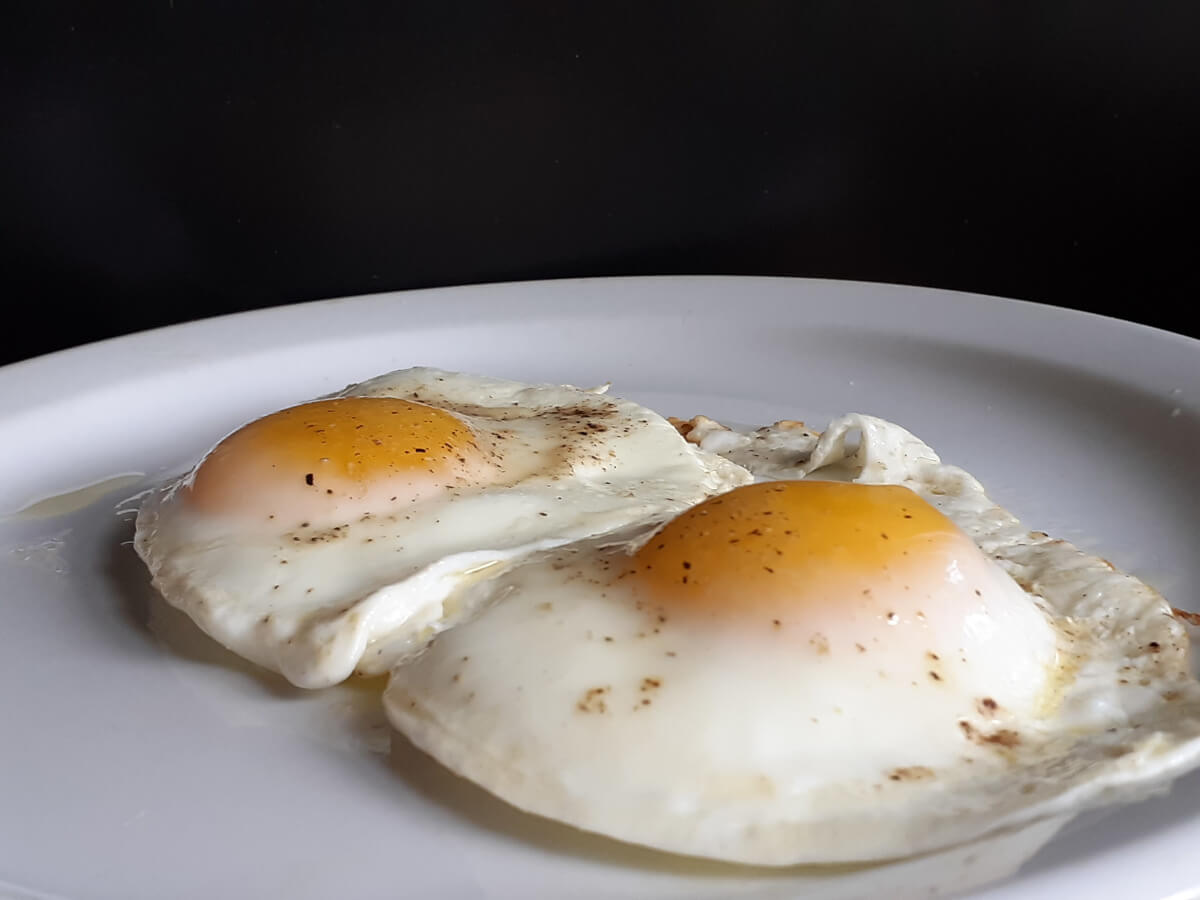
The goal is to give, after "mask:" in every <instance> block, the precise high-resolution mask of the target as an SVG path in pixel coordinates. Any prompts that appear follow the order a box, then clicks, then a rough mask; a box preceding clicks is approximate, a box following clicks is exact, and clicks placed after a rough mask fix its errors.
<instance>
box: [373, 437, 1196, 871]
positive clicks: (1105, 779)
mask: <svg viewBox="0 0 1200 900" xmlns="http://www.w3.org/2000/svg"><path fill="white" fill-rule="evenodd" d="M683 430H685V431H688V432H689V433H688V438H689V440H690V441H692V442H693V443H695V444H697V445H698V446H700V447H702V448H705V449H708V450H710V451H713V452H721V453H724V454H725V455H727V456H728V457H729V458H731V459H733V460H736V461H737V462H738V463H739V464H740V465H742V466H744V467H747V468H750V469H751V470H754V471H755V472H756V473H757V474H758V475H759V478H760V481H759V482H758V483H755V484H751V485H745V486H739V487H735V488H733V489H732V490H730V491H728V492H726V493H724V494H721V495H720V496H716V497H711V498H708V499H706V500H704V501H702V502H700V503H698V504H696V505H695V506H693V507H691V508H689V509H687V510H685V511H682V512H681V513H678V514H674V515H670V516H668V517H665V519H664V520H663V521H661V522H659V523H656V524H654V525H652V526H638V527H632V528H630V529H628V530H626V531H625V532H623V533H621V534H619V535H609V536H606V537H604V538H602V539H589V540H584V541H580V542H576V543H573V544H571V545H567V546H561V547H558V548H553V549H549V550H547V551H544V552H540V553H537V554H535V555H533V556H531V557H529V558H527V559H525V560H522V561H521V562H520V563H519V564H516V565H513V566H511V567H509V568H508V569H507V570H505V571H503V572H501V573H499V574H497V575H496V576H495V577H493V578H490V579H488V580H487V581H486V582H480V583H477V584H473V585H468V586H465V587H464V588H463V594H464V595H466V596H464V598H463V600H462V601H461V602H464V603H468V604H471V605H474V606H477V607H478V608H480V609H481V610H482V611H481V612H480V613H479V614H478V615H477V616H476V617H475V618H474V619H473V620H472V621H471V622H468V623H467V624H464V625H461V626H460V627H458V628H456V629H454V630H452V631H448V632H446V633H443V634H441V635H440V636H439V637H438V639H437V640H436V641H434V642H433V644H432V645H431V646H430V647H429V648H428V649H427V650H426V652H425V653H424V654H423V655H421V656H420V657H419V658H417V659H416V660H415V661H412V662H410V663H409V664H407V665H403V666H399V667H397V668H396V669H395V670H394V671H393V672H392V674H391V676H390V681H389V685H388V688H387V690H386V692H385V705H386V711H387V714H388V718H389V720H390V721H391V723H392V724H393V726H394V727H395V728H396V729H397V730H398V731H400V732H401V733H402V734H404V735H406V736H407V737H408V738H409V739H410V740H411V741H412V742H413V743H414V744H415V745H416V746H417V747H419V748H421V749H422V750H424V751H426V752H427V753H429V754H430V755H431V756H433V757H434V758H435V759H437V760H439V761H440V762H441V763H443V764H444V765H445V766H447V767H448V768H450V769H451V770H453V771H454V772H456V773H458V774H460V775H462V776H465V777H467V778H469V779H471V780H473V781H475V782H476V783H478V784H479V785H481V786H482V787H484V788H486V789H487V790H489V791H491V792H493V793H494V794H496V795H497V796H499V797H501V798H502V799H504V800H506V801H508V802H509V803H511V804H513V805H514V806H517V807H519V808H521V809H524V810H527V811H529V812H533V813H537V814H539V815H542V816H547V817H551V818H554V819H558V820H560V821H562V822H565V823H568V824H571V825H574V826H577V827H579V828H582V829H586V830H589V831H594V832H598V833H601V834H605V835H608V836H610V837H613V838H617V839H619V840H623V841H628V842H633V843H639V844H644V845H648V846H651V847H655V848H659V849H662V850H667V851H672V852H676V853H682V854H689V855H697V856H704V857H711V858H716V859H721V860H728V861H732V862H739V863H751V864H761V865H788V864H796V863H833V862H862V861H872V860H885V859H890V858H896V857H901V856H907V855H910V854H914V853H921V852H926V851H931V850H934V849H937V848H941V847H945V846H949V845H952V844H957V843H961V842H964V841H969V840H973V839H975V838H980V837H983V836H986V835H988V834H992V833H995V832H998V831H999V830H1001V829H1007V828H1013V827H1018V826H1022V825H1026V824H1029V823H1032V822H1035V821H1040V820H1044V819H1046V818H1048V817H1051V816H1060V815H1063V814H1064V813H1071V812H1077V811H1079V810H1081V809H1084V808H1087V807H1090V806H1095V805H1099V804H1104V803H1111V802H1118V801H1127V800H1131V799H1135V798H1140V797H1142V796H1145V795H1146V794H1147V793H1149V792H1151V791H1153V790H1155V789H1158V788H1161V787H1163V786H1164V785H1166V784H1167V783H1169V781H1170V780H1171V779H1172V778H1174V777H1176V776H1178V775H1179V774H1181V773H1182V772H1184V771H1185V770H1187V769H1189V768H1191V767H1194V766H1196V765H1197V764H1198V763H1200V686H1198V685H1197V682H1196V681H1195V679H1194V678H1193V677H1192V675H1191V674H1190V672H1189V670H1188V664H1187V649H1188V641H1187V636H1186V634H1185V632H1184V630H1183V627H1182V625H1181V623H1180V622H1179V621H1177V619H1176V618H1175V616H1173V615H1172V610H1171V608H1170V606H1169V605H1168V604H1167V603H1166V602H1165V601H1164V600H1163V598H1162V597H1160V596H1159V595H1158V594H1157V593H1156V592H1155V591H1154V590H1152V589H1151V588H1149V587H1148V586H1146V585H1145V584H1142V583H1141V582H1139V581H1137V580H1136V579H1134V578H1132V577H1130V576H1129V575H1126V574H1123V573H1121V572H1119V571H1116V570H1114V569H1113V568H1112V566H1111V565H1109V564H1108V563H1106V562H1105V561H1103V560H1101V559H1099V558H1097V557H1095V556H1091V555H1089V554H1087V553H1084V552H1082V551H1081V550H1079V549H1077V548H1076V547H1073V546H1071V545H1070V544H1068V543H1066V542H1064V541H1059V540H1054V539H1052V538H1049V537H1047V536H1046V535H1044V534H1040V533H1036V532H1035V533H1030V532H1029V531H1027V530H1026V529H1025V528H1024V527H1023V526H1021V525H1020V523H1019V522H1018V521H1017V520H1016V519H1015V518H1014V517H1013V516H1012V515H1011V514H1009V513H1008V512H1007V511H1005V510H1004V509H1002V508H1001V507H999V506H997V505H996V504H995V503H994V502H993V501H992V500H991V499H989V497H988V496H987V494H986V493H985V492H984V489H983V487H982V486H981V485H980V484H979V482H978V481H976V480H975V479H974V478H972V477H971V476H970V475H969V474H968V473H966V472H965V471H963V470H962V469H959V468H956V467H953V466H949V465H945V464H943V463H942V462H941V461H940V459H939V458H938V456H937V454H936V453H934V451H933V450H932V449H931V448H930V447H928V446H927V445H926V444H924V443H923V442H922V441H920V440H919V439H917V438H916V437H914V436H913V435H911V434H910V433H908V432H907V431H905V430H904V429H902V428H900V427H899V426H896V425H893V424H890V423H888V422H885V421H882V420H879V419H875V418H871V417H867V416H858V415H851V416H846V417H843V418H842V419H839V420H837V421H835V422H834V423H832V424H831V425H830V427H829V429H828V430H827V431H826V432H825V434H824V435H820V436H818V435H817V434H815V433H814V432H811V431H809V430H807V429H806V428H804V427H803V426H802V425H800V424H799V423H783V424H781V425H779V426H777V427H775V428H770V429H765V430H760V431H759V432H755V433H752V434H740V433H737V432H732V431H729V430H727V429H723V428H721V427H720V426H718V425H716V423H712V422H705V421H699V420H694V421H693V422H692V423H690V424H689V425H688V426H685V427H684V429H683ZM855 434H858V435H859V439H858V441H857V444H855V442H854V441H853V440H852V438H853V435H855Z"/></svg>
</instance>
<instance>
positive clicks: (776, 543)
mask: <svg viewBox="0 0 1200 900" xmlns="http://www.w3.org/2000/svg"><path fill="white" fill-rule="evenodd" d="M967 555H969V556H970V557H971V558H972V559H973V558H974V557H977V556H978V550H977V549H976V548H975V546H974V544H973V543H972V542H971V541H970V539H968V538H967V537H966V535H964V534H963V533H962V532H961V531H960V530H959V529H958V527H957V526H956V525H955V524H954V523H953V522H951V521H950V520H949V519H948V518H946V517H945V516H944V515H942V514H941V513H940V512H938V511H937V510H936V509H934V508H933V507H932V506H930V505H929V504H928V503H926V502H925V501H924V500H922V499H921V498H920V497H918V496H917V495H916V494H914V493H913V492H912V491H910V490H909V489H908V488H905V487H900V486H897V485H860V484H843V483H836V482H822V481H779V482H768V483H764V484H752V485H747V486H745V487H739V488H735V489H734V490H732V491H729V492H728V493H725V494H722V495H719V496H717V497H712V498H710V499H708V500H705V501H704V502H703V503H700V504H698V505H696V506H694V507H692V508H691V509H689V510H687V511H686V512H684V513H682V514H681V515H679V516H678V517H676V518H675V519H673V520H672V521H671V522H669V523H668V524H667V525H666V526H665V527H664V528H663V529H662V530H661V531H660V532H658V534H656V535H655V536H654V537H653V538H651V540H650V541H649V542H648V543H646V544H645V545H644V546H643V547H641V548H640V549H639V550H638V552H637V553H636V555H635V557H634V568H633V573H634V575H635V583H636V585H637V588H636V589H637V590H638V591H639V593H640V594H642V595H643V596H646V597H647V598H648V599H650V600H652V602H654V603H655V604H656V606H657V607H658V608H659V609H661V610H663V611H664V612H665V611H671V612H675V613H680V614H689V613H690V614H699V615H703V616H713V617H719V618H727V619H745V618H751V619H758V618H759V617H760V616H759V614H761V616H765V617H766V618H767V619H768V620H774V621H775V624H776V625H778V624H779V623H780V620H781V619H784V618H791V619H795V618H796V617H797V616H802V617H803V618H805V619H807V620H810V621H812V620H818V619H825V620H828V619H830V618H831V617H832V618H837V619H843V618H857V617H858V616H859V615H866V616H869V617H871V618H876V617H878V618H883V619H885V620H893V621H894V619H893V618H892V617H895V616H897V615H907V614H911V613H913V612H914V611H915V610H916V608H917V606H916V605H917V604H918V603H919V602H920V599H919V598H920V597H924V596H928V590H929V588H930V582H931V580H932V581H933V582H936V583H946V582H951V583H953V582H955V581H956V580H957V579H958V577H959V576H958V574H957V573H958V569H957V567H956V560H957V558H958V557H959V556H967ZM909 598H911V599H909ZM907 607H911V609H909V608H907Z"/></svg>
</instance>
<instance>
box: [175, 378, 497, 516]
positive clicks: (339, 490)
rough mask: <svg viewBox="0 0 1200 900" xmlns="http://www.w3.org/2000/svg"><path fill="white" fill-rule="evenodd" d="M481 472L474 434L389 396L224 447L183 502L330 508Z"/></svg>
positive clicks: (313, 406)
mask: <svg viewBox="0 0 1200 900" xmlns="http://www.w3.org/2000/svg"><path fill="white" fill-rule="evenodd" d="M485 465H486V461H485V455H484V453H483V452H482V451H481V450H480V448H479V445H478V443H477V442H476V439H475V436H474V434H473V433H472V431H471V429H470V428H469V427H468V426H467V425H466V424H465V423H464V422H462V421H461V420H459V419H458V418H456V417H455V416H453V415H451V414H450V413H448V412H446V411H444V410H441V409H437V408H435V407H432V406H426V405H425V404H421V403H413V402H410V401H408V400H400V399H395V398H389V397H345V398H339V399H333V400H318V401H315V402H312V403H305V404H302V405H300V406H294V407H291V408H289V409H284V410H281V411H280V412H276V413H272V414H271V415H269V416H265V417H263V418H261V419H258V420H257V421H254V422H251V423H250V424H249V425H246V426H245V427H243V428H241V429H239V430H238V431H235V432H234V433H233V434H231V435H230V436H229V437H227V438H225V439H224V440H223V441H221V443H220V444H218V445H217V446H216V447H215V448H213V450H212V452H210V453H209V455H208V456H207V457H206V458H205V459H204V461H203V463H201V465H200V467H199V468H198V469H197V471H196V474H195V477H194V479H193V481H192V483H191V485H190V487H189V499H190V500H191V502H192V503H194V504H195V505H196V506H198V507H200V508H201V509H204V510H207V511H224V512H231V511H238V510H246V511H255V512H261V511H263V510H267V511H269V512H275V509H274V506H275V505H279V502H280V500H281V498H282V499H283V500H286V501H287V502H285V503H284V504H283V505H284V506H291V507H295V506H297V505H299V506H301V507H303V506H306V505H317V506H318V507H320V506H321V505H322V504H324V506H328V505H330V504H333V503H337V502H339V501H344V500H350V501H361V500H362V499H363V498H364V497H365V495H366V494H367V493H369V491H370V490H371V486H372V485H378V484H380V483H383V484H388V485H390V486H391V488H392V489H394V490H393V494H394V493H395V491H399V492H400V493H401V494H404V493H407V494H408V496H406V497H399V498H398V497H396V496H392V495H391V494H389V497H391V499H393V500H394V499H405V500H407V499H412V497H413V496H415V495H421V494H425V493H428V492H429V490H430V489H437V488H439V487H446V486H449V485H450V484H452V483H455V482H456V481H461V480H462V479H464V478H467V477H469V476H470V475H471V474H472V473H474V472H477V471H478V470H479V469H480V468H482V467H484V466H485ZM385 493H386V491H385ZM279 511H280V512H283V510H279ZM302 512H303V510H301V511H300V513H299V514H302Z"/></svg>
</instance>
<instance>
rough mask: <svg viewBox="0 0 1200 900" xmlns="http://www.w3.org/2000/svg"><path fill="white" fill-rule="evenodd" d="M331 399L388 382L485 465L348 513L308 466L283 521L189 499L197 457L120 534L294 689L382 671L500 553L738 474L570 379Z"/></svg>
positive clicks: (714, 488) (670, 502)
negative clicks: (471, 446) (408, 498)
mask: <svg viewBox="0 0 1200 900" xmlns="http://www.w3.org/2000/svg"><path fill="white" fill-rule="evenodd" d="M334 397H335V398H345V397H380V398H399V399H403V400H406V401H412V402H413V403H417V404H425V405H428V406H431V407H435V408H437V409H439V410H444V411H446V412H448V413H450V414H452V415H453V416H454V417H455V418H456V419H457V420H458V421H460V422H461V423H464V424H465V425H466V426H468V427H469V428H470V429H471V430H472V433H474V434H475V435H477V436H478V437H479V440H480V441H481V442H482V443H483V444H484V445H486V446H487V447H488V448H489V452H490V453H491V460H492V462H491V463H490V465H492V468H493V469H494V472H492V473H491V475H490V477H491V478H492V480H491V481H488V482H484V483H479V484H470V483H468V484H465V485H459V486H455V487H453V488H452V489H451V488H446V489H439V490H438V491H435V492H434V494H433V495H432V496H426V497H422V498H420V499H419V502H416V501H414V502H413V503H411V504H410V505H408V506H403V507H402V508H396V507H395V506H394V505H393V506H388V505H387V504H386V503H384V504H381V505H380V508H378V509H375V508H366V509H365V510H364V508H363V506H362V503H363V501H362V500H361V498H359V499H357V500H354V503H355V504H356V505H355V506H353V508H352V512H347V510H346V507H345V506H342V507H339V506H337V505H334V504H333V503H332V501H330V502H328V503H323V501H324V500H325V497H324V492H321V491H319V490H316V489H319V488H320V485H319V484H317V485H314V484H313V476H311V475H309V476H308V485H309V486H311V487H313V488H314V490H312V491H310V492H309V493H310V494H311V495H312V496H311V497H310V496H309V495H308V494H303V493H301V494H300V495H298V496H299V499H298V500H297V503H299V504H300V506H299V507H298V509H299V510H300V512H303V510H304V509H305V507H304V504H311V505H312V507H313V516H312V517H311V518H312V521H311V522H309V521H301V522H294V521H284V518H283V517H282V516H280V517H276V516H275V515H274V514H273V513H274V507H270V508H268V507H263V509H262V510H261V512H262V513H264V514H263V515H261V516H257V517H255V518H254V519H253V520H252V521H251V520H250V519H248V518H247V517H246V516H244V515H243V516H240V517H239V516H233V515H225V514H219V513H213V512H211V511H205V510H203V509H199V508H198V507H197V506H196V504H194V503H191V502H189V500H188V497H187V494H188V486H189V485H190V484H191V483H192V482H193V480H194V479H195V478H196V471H197V470H195V469H194V470H193V471H191V472H189V473H187V474H185V475H184V476H182V477H181V478H179V479H176V480H173V481H171V482H170V483H168V484H166V485H164V486H163V487H162V489H160V490H158V491H156V492H154V493H153V494H152V495H151V496H150V497H149V498H148V499H147V500H146V501H145V502H144V503H143V504H142V506H141V509H140V511H139V514H138V518H137V530H136V534H135V539H134V546H135V547H136V549H137V552H138V553H139V554H140V555H141V557H142V559H143V560H144V561H145V563H146V565H147V566H148V567H149V569H150V572H151V574H152V576H153V580H154V584H155V586H156V587H157V588H158V590H159V591H160V592H161V593H162V594H163V596H164V597H165V598H166V599H167V601H168V602H170V603H171V604H172V605H174V606H176V607H178V608H179V609H181V610H183V611H184V612H185V613H187V614H188V615H189V616H190V617H191V618H192V619H193V620H194V621H195V622H196V623H197V624H198V625H199V626H200V627H201V628H202V629H203V630H204V631H205V632H207V633H208V634H209V635H211V636H212V637H214V638H215V639H216V640H218V641H220V642H221V643H222V644H224V645H225V646H226V647H228V648H229V649H231V650H233V651H234V652H236V653H238V654H240V655H242V656H244V657H245V658H247V659H249V660H252V661H253V662H256V663H258V664H260V665H262V666H265V667H267V668H270V669H273V670H275V671H278V672H281V673H282V674H283V675H284V676H285V677H286V678H288V680H290V681H291V682H292V683H294V684H296V685H299V686H302V687H310V688H316V687H323V686H326V685H330V684H334V683H336V682H338V681H341V680H343V679H345V678H347V677H349V676H350V675H351V674H352V673H354V672H356V671H357V672H358V673H360V674H365V675H374V674H381V673H383V672H386V671H387V670H388V669H389V668H390V667H391V666H393V665H394V664H396V663H397V662H398V661H400V660H402V659H404V658H405V657H406V656H407V655H408V654H410V653H412V652H414V651H415V650H417V649H419V648H420V647H421V646H423V644H424V643H425V642H426V641H428V640H429V639H430V638H431V637H432V636H433V635H434V634H436V633H437V632H438V631H439V630H441V629H443V628H446V627H449V626H450V625H452V624H453V623H454V622H455V621H457V620H459V619H461V618H463V617H465V616H466V615H467V614H468V613H469V610H468V609H467V608H466V607H464V606H463V605H461V604H459V603H455V602H449V603H447V602H446V600H447V597H449V596H450V595H451V593H452V592H453V591H454V589H455V588H456V587H459V586H461V585H462V584H463V583H466V582H470V581H472V580H474V579H478V578H481V577H484V576H485V575H486V574H487V573H488V572H489V571H490V570H492V568H493V567H494V566H495V565H496V564H497V563H500V562H503V561H505V560H511V559H512V558H514V557H517V556H520V555H521V554H524V553H528V552H530V551H533V550H537V549H542V548H546V547H549V546H553V545H556V544H560V543H563V542H567V541H571V540H576V539H579V538H582V537H586V536H588V535H594V534H599V533H603V532H606V531H609V530H611V529H614V528H619V527H621V526H623V525H625V524H627V523H629V522H631V521H638V520H642V519H644V518H646V517H647V516H654V515H659V514H661V513H663V512H669V511H672V510H677V509H682V508H684V507H686V506H687V505H689V504H691V503H694V502H696V501H697V500H699V499H701V498H703V497H704V496H706V495H708V494H711V493H714V492H718V491H721V490H725V489H727V488H729V487H732V486H734V485H736V484H740V483H743V482H745V481H748V480H750V477H751V476H750V475H749V474H748V473H747V472H746V471H745V470H743V469H741V468H740V467H738V466H737V465H735V464H732V463H729V462H727V461H726V460H724V459H722V458H721V457H718V456H715V455H713V454H709V453H707V452H706V451H703V450H700V449H698V448H697V447H695V446H694V445H692V444H688V443H687V442H685V441H684V440H683V439H682V438H681V437H680V436H679V434H678V433H677V432H676V431H675V429H674V428H672V426H671V425H670V424H669V423H668V422H667V421H666V420H664V419H663V418H662V417H661V416H658V415H657V414H656V413H654V412H652V411H651V410H648V409H646V408H645V407H642V406H640V405H638V404H636V403H632V402H629V401H625V400H621V399H617V398H613V397H608V396H604V395H602V394H601V393H600V392H597V391H589V390H581V389H579V388H574V387H571V386H562V385H530V384H524V383H520V382H515V381H507V380H503V379H496V378H485V377H480V376H472V375H465V374H461V373H454V372H446V371H442V370H438V369H429V368H414V369H408V370H403V371H399V372H393V373H390V374H387V375H383V376H380V377H378V378H373V379H371V380H369V381H366V382H363V383H361V384H356V385H351V386H349V387H347V388H346V389H345V390H344V391H342V392H340V393H339V394H336V395H334ZM421 452H423V451H421ZM202 464H203V463H201V465H202ZM298 483H299V482H298ZM303 487H304V486H303V485H301V490H303ZM247 493H248V494H249V495H250V496H248V498H247V499H246V500H245V503H244V505H245V506H247V507H248V508H250V509H251V510H253V509H255V503H256V502H257V501H256V499H255V497H254V496H253V490H252V489H250V490H249V491H248V492H247ZM329 493H330V494H332V491H330V492H329ZM235 499H237V498H235ZM383 499H384V500H385V501H386V500H387V499H388V498H387V497H386V492H385V496H384V497H383ZM390 499H391V500H396V498H395V497H392V498H390ZM239 502H240V501H239ZM263 502H264V503H265V502H266V501H263ZM266 513H271V514H270V515H267V514H266ZM320 516H324V517H325V520H324V521H319V520H318V517H320ZM331 516H332V517H333V518H330V517H331ZM338 516H341V517H342V518H338ZM292 518H305V519H307V518H309V517H308V516H302V515H300V514H299V513H297V514H296V515H294V516H293V517H292Z"/></svg>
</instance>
